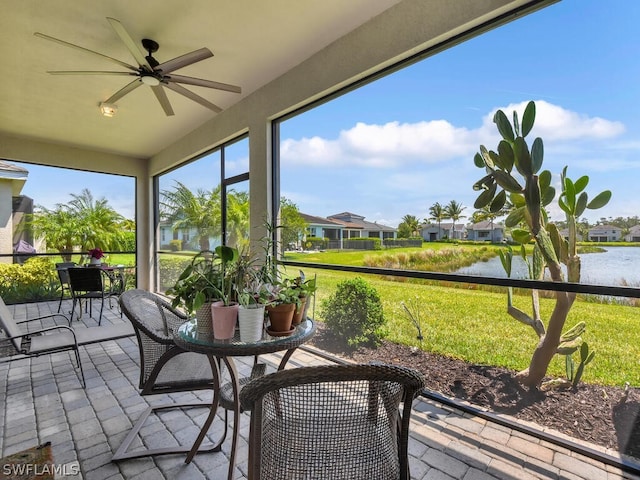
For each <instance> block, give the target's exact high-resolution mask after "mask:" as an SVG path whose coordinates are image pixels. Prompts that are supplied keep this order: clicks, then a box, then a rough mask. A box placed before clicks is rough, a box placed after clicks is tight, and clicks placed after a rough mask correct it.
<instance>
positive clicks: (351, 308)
mask: <svg viewBox="0 0 640 480" xmlns="http://www.w3.org/2000/svg"><path fill="white" fill-rule="evenodd" d="M322 318H324V321H325V323H326V324H327V327H329V329H331V330H332V331H333V333H334V334H336V335H338V336H340V337H344V338H345V339H346V341H347V343H348V344H349V345H351V346H358V345H361V344H377V343H379V341H380V340H381V339H382V338H384V337H385V336H386V332H385V330H384V326H385V319H384V312H383V309H382V302H381V301H380V296H379V295H378V292H377V290H376V289H375V288H373V287H371V286H370V285H369V284H368V283H367V282H366V281H365V280H364V279H362V278H361V277H356V278H353V279H349V280H345V281H344V282H340V283H339V284H338V285H337V288H336V291H335V293H333V294H332V295H331V296H330V297H329V298H327V299H325V300H323V301H322Z"/></svg>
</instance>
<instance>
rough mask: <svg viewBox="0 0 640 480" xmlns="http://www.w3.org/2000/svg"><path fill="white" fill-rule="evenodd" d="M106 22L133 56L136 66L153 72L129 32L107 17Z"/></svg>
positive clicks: (113, 19)
mask: <svg viewBox="0 0 640 480" xmlns="http://www.w3.org/2000/svg"><path fill="white" fill-rule="evenodd" d="M107 20H108V21H109V23H110V24H111V26H112V27H113V29H114V30H115V31H116V33H117V34H118V36H119V37H120V40H122V42H123V43H124V44H125V46H126V47H127V50H129V52H131V55H133V58H135V59H136V62H138V65H140V66H141V67H144V68H145V70H147V71H149V72H153V68H151V65H149V62H148V61H147V59H146V58H145V56H144V53H142V51H141V50H140V48H139V47H138V44H137V43H136V42H135V41H134V40H133V38H131V35H129V32H127V31H126V30H125V28H124V26H123V25H122V24H121V23H120V22H119V21H118V20H116V19H115V18H110V17H107Z"/></svg>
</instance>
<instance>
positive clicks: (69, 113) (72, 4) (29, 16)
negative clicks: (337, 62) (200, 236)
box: [0, 0, 399, 158]
mask: <svg viewBox="0 0 640 480" xmlns="http://www.w3.org/2000/svg"><path fill="white" fill-rule="evenodd" d="M398 1H399V0H348V1H345V0H322V1H316V0H269V1H262V0H234V1H229V0H189V1H187V2H151V1H130V0H108V1H107V0H105V1H100V2H87V1H77V0H52V1H42V0H21V1H19V2H12V3H11V6H10V7H9V6H6V7H7V8H4V9H3V12H2V15H0V58H1V59H2V82H1V83H0V133H3V134H6V135H11V136H18V137H26V138H31V139H37V140H41V141H45V142H51V143H59V144H63V145H67V146H76V147H80V148H89V149H92V150H97V151H105V152H115V153H120V154H122V155H127V156H132V157H141V158H147V157H151V156H152V155H154V154H156V153H157V152H158V151H160V150H162V149H163V148H165V147H166V146H167V145H170V144H171V143H173V142H174V141H176V140H177V139H179V138H181V137H183V136H184V135H185V134H187V133H188V132H190V131H192V130H194V129H195V128H197V127H198V126H199V125H201V124H203V123H205V122H206V121H208V120H210V119H211V118H212V117H214V116H215V115H216V114H215V113H214V112H212V111H210V110H208V109H206V108H204V107H202V106H200V105H198V104H197V103H195V102H193V101H191V100H189V99H186V98H184V97H182V96H180V95H178V94H176V93H174V92H171V91H167V95H168V97H169V100H170V102H171V104H172V106H173V109H174V111H175V116H173V117H167V116H165V114H164V112H163V111H162V109H161V107H160V105H159V103H158V102H157V100H156V98H155V96H154V95H153V93H152V92H151V91H150V89H149V88H148V87H144V86H142V87H140V88H138V89H136V90H135V91H133V92H131V93H130V94H128V95H127V96H125V97H123V98H122V99H121V100H119V101H118V102H117V104H118V113H117V115H116V116H115V117H114V118H106V117H103V116H101V115H100V113H99V110H98V104H99V103H100V102H101V101H104V100H106V99H107V98H109V97H110V96H111V95H112V94H113V93H115V92H116V91H118V90H119V89H120V88H122V87H123V86H124V85H125V84H126V83H128V82H129V81H130V79H129V78H127V77H116V76H102V75H100V76H97V75H96V76H75V75H74V76H60V75H50V74H47V73H46V72H47V70H119V69H120V68H119V67H118V66H117V65H115V64H113V63H111V62H108V61H106V60H104V59H101V58H100V57H98V56H95V55H91V54H88V53H85V52H82V51H79V50H76V49H72V48H68V47H65V46H62V45H59V44H56V43H53V42H50V41H47V40H43V39H41V38H38V37H36V36H34V32H41V33H44V34H47V35H50V36H53V37H57V38H59V39H62V40H65V41H67V42H70V43H74V44H77V45H79V46H82V47H85V48H88V49H90V50H94V51H96V52H100V53H102V54H104V55H108V56H111V57H114V58H117V59H119V60H122V61H124V62H126V63H130V64H134V65H135V61H134V60H133V58H132V57H131V55H130V54H129V52H128V51H127V49H126V48H125V46H124V44H123V43H122V42H121V40H120V39H119V38H118V36H117V35H116V33H115V32H114V31H113V29H112V28H111V26H110V25H109V23H108V22H107V20H106V17H113V18H116V19H118V20H119V21H120V22H122V24H123V25H124V26H125V28H126V29H127V31H128V32H129V33H130V34H131V36H132V37H133V38H134V39H135V40H137V41H138V40H140V39H142V38H151V39H153V40H155V41H157V42H158V43H159V44H160V49H159V51H158V52H157V53H155V54H154V56H155V57H156V58H157V59H158V60H159V61H160V62H163V61H166V60H169V59H172V58H174V57H177V56H179V55H182V54H185V53H188V52H191V51H193V50H196V49H198V48H201V47H207V48H209V49H210V50H211V51H212V52H213V53H214V57H212V58H209V59H207V60H204V61H201V62H198V63H197V64H194V65H191V66H189V67H186V68H183V69H181V70H179V71H176V72H175V73H177V74H183V75H189V76H194V77H199V78H204V79H208V80H214V81H219V82H223V83H230V84H235V85H239V86H240V87H241V88H242V94H234V93H228V92H223V91H218V90H212V89H207V88H203V87H190V86H187V88H190V89H191V90H193V91H194V92H195V93H197V94H198V95H200V96H202V97H205V98H206V99H208V100H209V101H211V102H213V103H215V104H217V105H219V106H221V107H222V108H224V109H226V108H228V107H230V106H231V105H233V104H234V103H235V102H238V101H239V100H241V99H242V98H244V97H246V96H247V95H250V94H251V93H252V92H254V91H255V90H256V89H258V88H259V87H261V86H263V85H265V84H267V83H269V82H270V81H272V80H273V79H275V78H277V77H279V76H280V75H282V74H283V73H284V72H287V71H288V70H290V69H291V68H292V67H294V66H296V65H297V64H299V63H300V62H302V61H304V60H305V59H307V58H308V57H310V56H311V55H312V54H314V53H316V52H318V51H319V50H321V49H322V48H324V47H326V46H327V45H329V44H330V43H331V42H333V41H335V40H336V39H338V38H340V37H342V36H343V35H344V34H346V33H348V32H350V31H351V30H353V29H354V28H356V27H358V26H359V25H361V24H363V23H365V22H367V21H368V20H370V19H371V18H372V17H374V16H376V15H377V14H379V13H381V12H382V11H384V10H386V9H387V8H389V7H391V6H393V5H394V4H396V3H398Z"/></svg>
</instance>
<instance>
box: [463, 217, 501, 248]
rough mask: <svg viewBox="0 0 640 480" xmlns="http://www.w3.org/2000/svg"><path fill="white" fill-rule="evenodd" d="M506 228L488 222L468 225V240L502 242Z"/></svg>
mask: <svg viewBox="0 0 640 480" xmlns="http://www.w3.org/2000/svg"><path fill="white" fill-rule="evenodd" d="M503 239H504V226H503V225H500V224H499V223H496V222H490V221H488V220H485V221H482V222H478V223H472V224H469V225H467V240H476V241H488V242H492V243H496V242H502V240H503Z"/></svg>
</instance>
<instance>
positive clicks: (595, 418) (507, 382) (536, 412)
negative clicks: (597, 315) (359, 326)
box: [310, 324, 640, 461]
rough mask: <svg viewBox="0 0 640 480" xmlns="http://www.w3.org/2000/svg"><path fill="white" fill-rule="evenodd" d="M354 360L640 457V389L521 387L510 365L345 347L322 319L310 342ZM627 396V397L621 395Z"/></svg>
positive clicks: (385, 346)
mask: <svg viewBox="0 0 640 480" xmlns="http://www.w3.org/2000/svg"><path fill="white" fill-rule="evenodd" d="M310 343H311V344H312V345H315V346H317V347H318V348H320V349H322V350H325V351H327V352H330V353H332V354H335V355H337V356H340V357H343V358H347V359H349V360H352V361H355V362H362V363H366V362H369V361H374V360H375V361H381V362H386V363H394V364H399V365H404V366H407V367H411V368H415V369H417V370H419V371H421V372H422V373H424V374H425V377H426V378H427V388H429V389H430V390H432V391H435V392H439V393H441V394H443V395H445V396H447V397H453V398H456V399H460V400H464V401H467V402H469V403H471V404H474V405H476V406H479V407H484V408H486V409H490V410H491V411H493V412H495V413H500V414H506V415H510V416H512V417H514V418H516V419H520V420H526V421H529V422H535V423H537V424H538V425H542V426H545V427H549V428H552V429H555V430H556V431H559V432H562V433H564V434H566V435H569V436H571V437H573V438H576V439H581V440H585V441H588V442H591V443H593V444H597V445H601V446H604V447H608V448H611V449H614V450H617V451H619V452H620V453H622V454H625V455H629V456H632V457H635V458H636V459H638V461H640V415H639V414H640V389H637V388H631V389H629V391H628V392H627V395H626V396H625V393H624V389H623V388H616V387H604V386H599V385H589V384H585V383H581V384H580V385H579V386H578V388H577V390H575V391H573V390H570V391H557V390H556V391H550V392H541V391H539V390H537V389H532V390H529V389H526V388H523V387H522V386H521V385H520V384H519V383H518V381H517V380H516V378H515V373H516V372H515V371H512V370H508V369H505V368H498V367H491V366H485V365H475V364H472V363H467V362H464V361H462V360H457V359H453V358H449V357H445V356H442V355H436V354H432V353H428V352H422V351H415V350H414V349H411V348H410V347H406V346H403V345H398V344H395V343H392V342H387V341H383V342H382V344H381V345H380V346H378V347H377V348H369V347H359V348H357V349H355V350H354V349H351V348H349V347H348V346H347V345H346V344H345V342H344V341H342V339H340V338H337V337H335V336H334V335H333V334H331V332H330V331H328V330H327V329H326V327H325V326H324V325H322V324H319V325H318V331H317V333H316V335H315V336H314V337H313V339H312V340H311V342H310ZM625 398H626V400H625Z"/></svg>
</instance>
